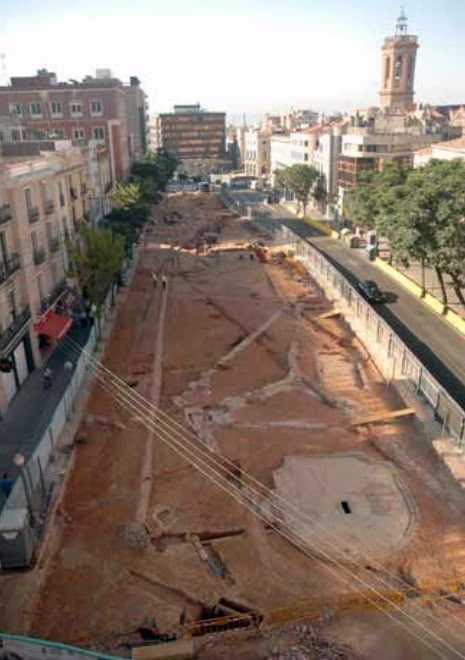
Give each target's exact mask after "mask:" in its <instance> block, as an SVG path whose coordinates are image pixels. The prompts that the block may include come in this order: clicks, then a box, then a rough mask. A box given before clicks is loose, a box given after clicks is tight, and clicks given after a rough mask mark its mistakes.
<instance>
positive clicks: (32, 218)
mask: <svg viewBox="0 0 465 660" xmlns="http://www.w3.org/2000/svg"><path fill="white" fill-rule="evenodd" d="M27 216H28V218H29V222H30V223H31V224H32V223H33V222H37V221H38V220H40V212H39V208H38V207H37V206H30V207H29V208H28V210H27Z"/></svg>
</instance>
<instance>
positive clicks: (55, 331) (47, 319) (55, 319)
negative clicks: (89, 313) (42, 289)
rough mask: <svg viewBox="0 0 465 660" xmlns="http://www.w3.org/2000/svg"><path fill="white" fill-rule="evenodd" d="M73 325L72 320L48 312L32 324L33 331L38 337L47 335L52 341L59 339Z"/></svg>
mask: <svg viewBox="0 0 465 660" xmlns="http://www.w3.org/2000/svg"><path fill="white" fill-rule="evenodd" d="M72 325H73V319H72V318H70V317H69V316H62V314H56V313H55V312H52V311H49V312H47V313H46V314H44V315H43V316H42V318H40V319H39V320H38V321H37V323H34V330H35V331H36V332H37V334H39V335H47V337H52V338H53V339H61V338H62V337H64V336H65V334H66V333H67V332H68V330H69V329H70V327H71V326H72Z"/></svg>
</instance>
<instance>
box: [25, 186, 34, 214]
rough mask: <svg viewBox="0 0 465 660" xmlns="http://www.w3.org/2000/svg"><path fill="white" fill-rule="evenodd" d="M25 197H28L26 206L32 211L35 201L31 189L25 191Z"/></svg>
mask: <svg viewBox="0 0 465 660" xmlns="http://www.w3.org/2000/svg"><path fill="white" fill-rule="evenodd" d="M24 195H25V197H26V206H27V208H28V210H29V209H32V208H33V206H34V201H33V199H32V192H31V189H30V188H26V189H25V191H24Z"/></svg>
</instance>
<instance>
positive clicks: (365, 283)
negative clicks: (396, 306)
mask: <svg viewBox="0 0 465 660" xmlns="http://www.w3.org/2000/svg"><path fill="white" fill-rule="evenodd" d="M358 288H359V289H360V291H361V292H362V293H363V295H364V296H365V298H368V300H370V301H371V302H377V303H381V302H383V301H384V296H383V292H382V291H381V290H380V288H379V286H378V285H377V284H376V282H374V281H373V280H362V281H361V282H359V283H358Z"/></svg>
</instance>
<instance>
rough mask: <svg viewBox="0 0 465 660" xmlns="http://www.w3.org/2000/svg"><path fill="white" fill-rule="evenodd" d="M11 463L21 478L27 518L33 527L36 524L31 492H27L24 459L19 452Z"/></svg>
mask: <svg viewBox="0 0 465 660" xmlns="http://www.w3.org/2000/svg"><path fill="white" fill-rule="evenodd" d="M13 463H14V464H15V465H16V467H17V468H18V469H19V474H20V477H21V481H22V482H23V488H24V494H25V495H26V502H27V508H28V511H29V516H30V518H31V524H32V526H34V525H35V524H36V519H35V515H34V509H33V508H32V497H31V492H30V490H29V486H28V483H27V479H26V475H25V468H24V464H25V458H24V456H23V454H22V453H21V452H20V451H17V452H16V454H15V455H14V457H13Z"/></svg>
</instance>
